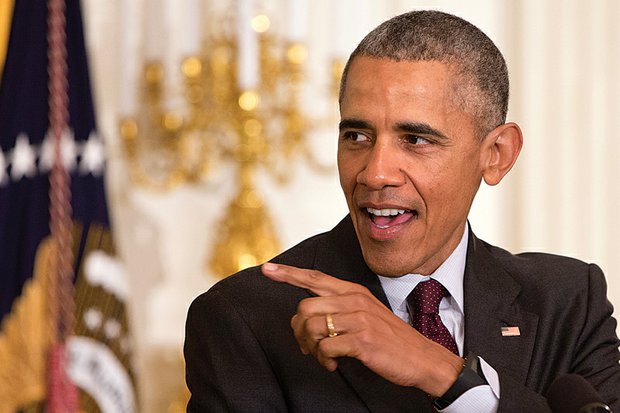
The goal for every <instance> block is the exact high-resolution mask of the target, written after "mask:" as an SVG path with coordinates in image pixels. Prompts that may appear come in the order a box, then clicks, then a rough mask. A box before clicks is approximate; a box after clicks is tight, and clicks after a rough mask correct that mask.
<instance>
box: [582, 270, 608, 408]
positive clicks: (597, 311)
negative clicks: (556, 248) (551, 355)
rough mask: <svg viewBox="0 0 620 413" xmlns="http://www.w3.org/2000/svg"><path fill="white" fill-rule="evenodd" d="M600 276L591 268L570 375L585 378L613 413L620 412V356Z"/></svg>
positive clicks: (599, 271)
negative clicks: (585, 309)
mask: <svg viewBox="0 0 620 413" xmlns="http://www.w3.org/2000/svg"><path fill="white" fill-rule="evenodd" d="M612 313H613V307H612V305H611V303H610V302H609V301H608V300H607V284H606V282H605V277H604V276H603V272H602V271H601V269H600V268H599V267H598V266H596V265H590V277H589V280H588V311H587V313H586V321H585V323H584V326H583V329H582V331H581V334H580V337H579V346H578V347H577V349H576V353H575V357H574V365H573V366H572V370H573V371H572V372H574V373H577V374H579V375H581V376H583V377H585V378H586V379H587V380H588V381H589V382H590V383H591V384H592V385H593V386H594V388H595V389H596V391H597V392H598V394H599V395H600V396H601V397H602V398H603V400H605V402H606V403H607V404H608V405H609V407H610V408H611V410H612V411H614V412H620V364H619V360H620V352H619V350H618V345H619V344H620V343H619V341H618V337H617V335H616V321H615V320H614V318H613V317H612Z"/></svg>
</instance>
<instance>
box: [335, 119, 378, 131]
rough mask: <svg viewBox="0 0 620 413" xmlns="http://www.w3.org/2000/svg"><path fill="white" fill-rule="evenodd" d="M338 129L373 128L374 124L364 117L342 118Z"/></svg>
mask: <svg viewBox="0 0 620 413" xmlns="http://www.w3.org/2000/svg"><path fill="white" fill-rule="evenodd" d="M338 129H339V130H343V129H373V126H372V124H371V123H370V122H367V121H365V120H362V119H355V118H350V119H342V120H341V121H340V123H339V124H338Z"/></svg>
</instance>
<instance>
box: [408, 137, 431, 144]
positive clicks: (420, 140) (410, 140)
mask: <svg viewBox="0 0 620 413" xmlns="http://www.w3.org/2000/svg"><path fill="white" fill-rule="evenodd" d="M403 141H404V142H405V143H410V144H412V145H428V144H430V143H431V141H429V140H428V139H426V138H423V137H421V136H420V135H405V136H404V137H403Z"/></svg>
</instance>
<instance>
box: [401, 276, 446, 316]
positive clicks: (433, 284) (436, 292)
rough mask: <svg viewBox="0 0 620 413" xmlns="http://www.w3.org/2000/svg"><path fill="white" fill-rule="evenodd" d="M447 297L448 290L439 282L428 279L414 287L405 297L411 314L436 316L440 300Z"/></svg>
mask: <svg viewBox="0 0 620 413" xmlns="http://www.w3.org/2000/svg"><path fill="white" fill-rule="evenodd" d="M447 295H448V290H446V288H445V287H444V286H443V285H441V283H440V282H439V281H436V280H433V279H430V280H428V281H422V282H420V283H418V285H416V287H415V288H414V289H413V291H411V293H410V294H409V296H408V297H407V304H408V306H409V307H410V308H409V312H410V313H412V314H420V313H421V314H438V313H439V303H440V302H441V299H442V298H443V297H445V296H447Z"/></svg>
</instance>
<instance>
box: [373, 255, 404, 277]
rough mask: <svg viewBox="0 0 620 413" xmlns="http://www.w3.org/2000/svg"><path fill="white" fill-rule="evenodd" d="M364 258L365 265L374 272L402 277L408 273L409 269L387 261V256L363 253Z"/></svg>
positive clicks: (384, 275) (386, 275) (385, 275)
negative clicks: (373, 255) (370, 255)
mask: <svg viewBox="0 0 620 413" xmlns="http://www.w3.org/2000/svg"><path fill="white" fill-rule="evenodd" d="M364 260H365V261H366V265H368V268H370V269H371V270H372V271H373V272H374V273H375V274H377V275H381V276H383V277H392V278H397V277H402V276H403V275H407V274H409V272H410V271H408V270H407V269H405V268H404V266H403V265H399V264H395V263H388V262H389V261H390V259H389V258H381V257H368V258H367V257H366V255H364Z"/></svg>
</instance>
